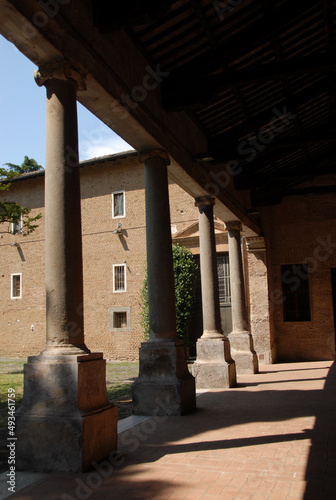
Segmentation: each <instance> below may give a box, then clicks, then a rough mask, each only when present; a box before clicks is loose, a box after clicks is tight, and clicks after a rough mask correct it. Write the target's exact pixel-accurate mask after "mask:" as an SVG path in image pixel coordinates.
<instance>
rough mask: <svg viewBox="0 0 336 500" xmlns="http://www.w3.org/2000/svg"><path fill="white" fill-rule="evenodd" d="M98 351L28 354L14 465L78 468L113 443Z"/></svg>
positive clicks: (113, 417)
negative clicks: (88, 352)
mask: <svg viewBox="0 0 336 500" xmlns="http://www.w3.org/2000/svg"><path fill="white" fill-rule="evenodd" d="M105 372H106V362H105V360H104V359H103V356H102V354H100V353H95V354H84V355H81V356H76V355H67V356H55V357H52V356H45V355H40V356H32V357H29V358H28V363H27V364H26V365H25V367H24V398H23V402H22V405H21V407H20V409H19V411H18V413H17V424H18V431H17V467H18V469H36V470H40V471H53V470H58V471H72V472H81V471H84V470H87V469H89V468H90V467H91V465H92V463H93V462H97V461H99V460H102V459H103V458H105V457H106V456H108V455H109V453H110V452H111V450H115V449H116V447H117V420H118V417H117V408H116V407H115V406H114V405H113V404H111V403H109V401H108V399H107V395H106V379H105Z"/></svg>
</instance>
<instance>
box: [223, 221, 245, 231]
mask: <svg viewBox="0 0 336 500" xmlns="http://www.w3.org/2000/svg"><path fill="white" fill-rule="evenodd" d="M225 228H226V230H227V231H229V230H230V229H237V230H238V231H241V230H242V223H241V222H240V221H239V220H230V221H228V222H225Z"/></svg>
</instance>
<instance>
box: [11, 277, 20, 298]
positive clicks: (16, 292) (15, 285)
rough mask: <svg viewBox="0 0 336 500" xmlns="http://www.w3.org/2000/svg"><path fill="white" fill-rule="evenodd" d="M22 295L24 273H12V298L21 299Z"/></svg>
mask: <svg viewBox="0 0 336 500" xmlns="http://www.w3.org/2000/svg"><path fill="white" fill-rule="evenodd" d="M21 297H22V274H21V273H19V274H12V275H11V299H21Z"/></svg>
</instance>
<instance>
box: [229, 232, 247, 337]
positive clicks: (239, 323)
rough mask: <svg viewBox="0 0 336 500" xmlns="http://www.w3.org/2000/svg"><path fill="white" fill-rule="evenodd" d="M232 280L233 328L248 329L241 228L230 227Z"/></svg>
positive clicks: (236, 329)
mask: <svg viewBox="0 0 336 500" xmlns="http://www.w3.org/2000/svg"><path fill="white" fill-rule="evenodd" d="M228 236H229V259H230V260H229V262H230V281H231V304H232V330H233V331H246V330H248V324H247V312H246V304H245V288H244V277H243V260H242V253H241V244H240V230H239V229H235V228H229V229H228Z"/></svg>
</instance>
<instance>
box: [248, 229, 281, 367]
mask: <svg viewBox="0 0 336 500" xmlns="http://www.w3.org/2000/svg"><path fill="white" fill-rule="evenodd" d="M245 241H246V247H247V260H248V280H249V295H250V325H251V334H252V337H253V342H254V347H255V350H256V353H257V356H258V361H259V365H264V364H272V363H274V360H275V358H276V353H275V339H274V335H273V332H272V330H271V325H270V303H269V293H268V276H267V274H268V272H267V260H266V244H265V238H264V237H263V236H250V237H247V238H245Z"/></svg>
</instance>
